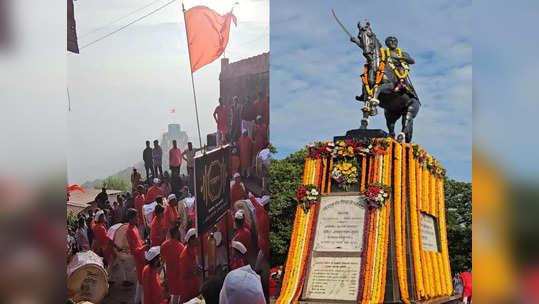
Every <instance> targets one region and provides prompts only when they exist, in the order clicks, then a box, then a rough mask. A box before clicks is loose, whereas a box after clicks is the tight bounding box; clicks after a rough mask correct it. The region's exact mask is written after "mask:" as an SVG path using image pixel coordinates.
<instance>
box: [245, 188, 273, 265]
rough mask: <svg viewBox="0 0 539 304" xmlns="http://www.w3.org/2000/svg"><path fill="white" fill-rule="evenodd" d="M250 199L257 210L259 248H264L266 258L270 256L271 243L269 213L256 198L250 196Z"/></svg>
mask: <svg viewBox="0 0 539 304" xmlns="http://www.w3.org/2000/svg"><path fill="white" fill-rule="evenodd" d="M249 199H250V200H251V203H253V206H254V207H255V211H256V231H257V233H258V248H259V249H260V250H262V253H264V257H265V258H269V251H270V243H269V215H268V212H267V211H266V209H264V207H262V205H260V204H259V203H258V201H257V200H256V198H254V196H250V197H249Z"/></svg>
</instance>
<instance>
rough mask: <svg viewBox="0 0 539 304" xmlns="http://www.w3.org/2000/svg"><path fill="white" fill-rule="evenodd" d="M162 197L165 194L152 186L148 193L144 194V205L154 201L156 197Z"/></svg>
mask: <svg viewBox="0 0 539 304" xmlns="http://www.w3.org/2000/svg"><path fill="white" fill-rule="evenodd" d="M159 196H160V197H164V196H165V194H164V193H163V189H161V187H159V186H157V185H153V186H151V187H150V189H148V193H146V204H149V203H151V202H153V201H155V199H156V198H158V197H159Z"/></svg>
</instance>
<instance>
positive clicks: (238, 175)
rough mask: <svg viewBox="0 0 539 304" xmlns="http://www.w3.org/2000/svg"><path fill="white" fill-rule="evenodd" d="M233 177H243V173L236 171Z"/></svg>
mask: <svg viewBox="0 0 539 304" xmlns="http://www.w3.org/2000/svg"><path fill="white" fill-rule="evenodd" d="M232 177H233V178H236V177H241V175H240V174H239V173H238V172H236V173H234V175H232Z"/></svg>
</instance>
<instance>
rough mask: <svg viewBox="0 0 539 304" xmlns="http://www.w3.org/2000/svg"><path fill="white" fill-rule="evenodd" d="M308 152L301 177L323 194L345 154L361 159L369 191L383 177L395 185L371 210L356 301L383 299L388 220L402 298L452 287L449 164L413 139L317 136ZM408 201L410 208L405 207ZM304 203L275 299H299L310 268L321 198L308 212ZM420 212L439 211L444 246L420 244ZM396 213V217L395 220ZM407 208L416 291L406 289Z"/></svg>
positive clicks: (434, 213)
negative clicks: (322, 138) (447, 214)
mask: <svg viewBox="0 0 539 304" xmlns="http://www.w3.org/2000/svg"><path fill="white" fill-rule="evenodd" d="M366 144H368V145H366ZM369 146H371V147H369ZM308 152H309V154H308V157H306V159H305V168H304V171H303V179H302V182H303V184H304V185H308V184H311V185H310V188H309V189H317V191H318V195H321V194H326V193H328V194H329V193H331V183H332V178H331V173H332V172H333V170H334V169H335V168H336V167H338V166H339V165H340V166H341V167H342V164H343V163H344V162H350V161H351V160H352V159H354V160H357V162H356V163H355V166H356V170H358V171H359V172H358V174H357V177H356V179H357V183H358V184H359V187H360V189H361V192H366V191H367V190H368V189H369V187H370V186H373V184H376V183H379V185H380V187H381V186H382V185H384V186H385V187H387V188H388V189H390V190H391V191H392V192H393V193H391V195H390V196H389V199H388V200H387V201H386V203H385V204H384V205H383V206H381V207H379V208H377V209H367V210H366V215H365V228H364V231H363V247H362V253H361V265H360V267H361V268H360V269H361V270H360V274H359V282H358V297H357V302H358V303H382V302H383V301H384V296H385V286H386V272H387V263H388V248H389V247H388V246H389V234H390V230H389V228H390V225H394V226H395V228H394V231H395V243H394V244H391V246H393V248H394V250H395V259H396V266H397V267H396V268H397V269H396V272H397V278H398V286H399V290H400V294H401V300H402V302H404V303H407V304H409V303H410V300H412V299H411V298H410V297H412V298H414V299H415V300H422V299H429V298H434V297H438V296H441V295H449V294H451V292H452V280H451V270H450V266H449V254H448V250H447V232H446V223H445V205H444V204H445V203H444V194H443V183H444V181H443V178H442V177H443V176H444V175H445V169H443V168H441V166H440V165H439V163H438V162H437V161H436V160H435V159H434V158H432V157H430V156H429V155H428V154H427V153H426V152H425V151H424V150H423V148H421V147H419V146H417V145H415V144H414V145H412V146H409V145H408V144H405V143H397V142H395V141H394V140H392V139H371V140H368V141H365V140H363V141H354V142H352V141H342V142H337V143H336V144H332V143H316V144H313V145H311V146H309V147H308ZM339 152H340V153H339ZM358 157H361V159H359V158H358ZM335 160H337V163H336V165H334V161H335ZM343 169H344V168H343ZM348 169H349V168H348ZM348 169H345V170H348ZM442 169H443V171H442ZM298 201H299V198H298ZM391 202H393V208H394V211H393V213H391V212H392V210H391V209H392V205H391ZM406 208H409V212H408V214H407V210H406ZM300 210H301V204H298V207H297V209H296V219H295V220H294V227H293V233H292V238H291V242H290V248H289V252H288V255H287V262H286V265H287V268H286V271H285V274H284V276H283V285H282V292H281V295H280V296H279V298H278V300H277V303H286V304H289V303H295V302H296V301H297V300H298V299H299V297H300V294H301V290H302V288H303V284H304V281H305V277H306V274H307V271H308V268H309V266H308V265H309V261H310V254H311V250H312V246H313V242H314V235H315V232H314V230H315V227H316V226H315V225H316V214H317V212H318V205H316V204H315V205H312V206H311V208H310V209H309V210H306V212H307V213H304V211H303V210H302V211H301V212H299V211H300ZM420 212H426V213H427V214H430V215H432V216H434V217H436V218H438V225H439V226H438V229H439V230H440V248H441V250H440V252H431V251H424V250H423V249H422V240H421V227H420V220H421V217H420ZM300 213H302V214H303V215H301V214H300ZM391 214H393V216H394V218H393V219H392V220H391V221H392V223H391V224H390V219H391V217H390V216H391ZM407 216H409V224H410V228H409V231H410V233H411V235H410V237H409V238H410V239H411V243H410V246H411V254H412V259H411V263H412V265H410V266H409V267H412V269H413V271H414V276H413V277H414V282H413V283H412V284H413V286H414V287H415V292H416V295H415V297H414V296H413V295H410V294H409V290H408V278H407V259H406V246H407V237H406V230H407V227H406V225H407Z"/></svg>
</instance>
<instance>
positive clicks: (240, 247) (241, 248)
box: [232, 241, 247, 254]
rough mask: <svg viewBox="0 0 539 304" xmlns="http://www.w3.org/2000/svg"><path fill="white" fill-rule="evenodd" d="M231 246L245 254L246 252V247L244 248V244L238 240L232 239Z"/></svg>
mask: <svg viewBox="0 0 539 304" xmlns="http://www.w3.org/2000/svg"><path fill="white" fill-rule="evenodd" d="M232 248H234V249H236V250H238V251H239V252H241V254H245V253H246V252H247V248H245V246H244V245H243V244H242V243H241V242H238V241H232Z"/></svg>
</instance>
